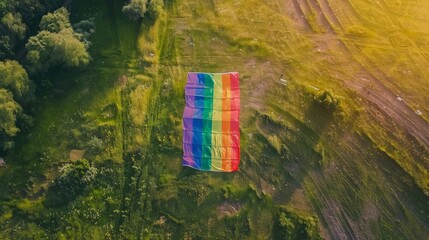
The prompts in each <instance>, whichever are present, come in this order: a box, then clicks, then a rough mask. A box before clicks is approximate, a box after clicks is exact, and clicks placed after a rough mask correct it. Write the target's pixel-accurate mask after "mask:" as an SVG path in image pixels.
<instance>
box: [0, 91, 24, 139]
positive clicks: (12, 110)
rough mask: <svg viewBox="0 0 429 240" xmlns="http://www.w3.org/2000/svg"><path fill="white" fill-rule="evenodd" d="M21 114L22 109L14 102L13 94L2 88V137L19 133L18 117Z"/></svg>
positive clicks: (0, 100)
mask: <svg viewBox="0 0 429 240" xmlns="http://www.w3.org/2000/svg"><path fill="white" fill-rule="evenodd" d="M21 112H22V108H21V106H20V105H19V104H18V103H17V102H15V100H13V96H12V93H11V92H9V91H7V90H6V89H3V88H0V135H3V134H4V135H6V136H9V137H13V136H15V135H16V133H17V132H18V131H19V129H18V128H17V127H16V117H17V115H18V114H20V113H21Z"/></svg>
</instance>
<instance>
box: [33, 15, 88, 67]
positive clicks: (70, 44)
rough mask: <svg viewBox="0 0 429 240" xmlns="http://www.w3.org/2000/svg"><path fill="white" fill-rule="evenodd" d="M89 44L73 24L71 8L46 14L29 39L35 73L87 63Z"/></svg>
mask: <svg viewBox="0 0 429 240" xmlns="http://www.w3.org/2000/svg"><path fill="white" fill-rule="evenodd" d="M87 46H89V44H85V43H84V42H83V40H82V41H81V34H77V33H75V32H74V30H73V28H72V27H71V25H70V20H69V13H68V11H67V9H65V8H60V9H58V10H57V11H55V12H54V13H48V14H46V15H45V16H43V17H42V21H41V22H40V32H39V33H38V34H37V35H36V36H32V37H30V38H29V39H28V42H27V44H26V45H25V47H26V48H27V50H28V53H27V62H28V68H29V70H30V71H31V72H32V73H44V72H46V71H47V70H48V69H50V68H51V67H55V66H63V67H80V66H85V65H86V64H88V63H89V61H90V56H89V53H88V51H87V48H86V47H87Z"/></svg>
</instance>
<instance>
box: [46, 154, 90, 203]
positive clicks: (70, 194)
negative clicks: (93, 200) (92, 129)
mask: <svg viewBox="0 0 429 240" xmlns="http://www.w3.org/2000/svg"><path fill="white" fill-rule="evenodd" d="M60 173H61V174H60V175H59V176H58V177H57V178H56V179H55V180H54V182H53V184H52V185H51V186H50V188H49V190H48V193H47V196H46V202H45V204H46V205H48V206H60V205H64V204H67V203H69V202H71V201H73V200H74V199H76V197H78V196H79V195H80V194H81V193H82V192H83V190H84V189H85V187H86V186H87V185H89V184H90V183H91V182H92V180H94V178H95V176H96V174H97V169H96V168H95V167H93V166H91V165H90V163H89V162H88V160H86V159H82V160H78V161H76V162H75V163H68V164H66V165H64V166H63V167H62V168H60Z"/></svg>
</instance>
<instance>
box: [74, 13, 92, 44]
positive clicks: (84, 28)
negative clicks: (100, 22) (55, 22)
mask: <svg viewBox="0 0 429 240" xmlns="http://www.w3.org/2000/svg"><path fill="white" fill-rule="evenodd" d="M94 20H95V19H94V18H88V19H85V20H82V21H80V22H78V23H75V24H73V29H74V31H75V33H76V36H77V37H78V38H79V40H80V41H81V42H83V43H84V44H85V47H86V48H87V49H88V48H89V47H90V46H91V42H90V41H89V37H90V36H91V34H93V33H94V32H95V22H94Z"/></svg>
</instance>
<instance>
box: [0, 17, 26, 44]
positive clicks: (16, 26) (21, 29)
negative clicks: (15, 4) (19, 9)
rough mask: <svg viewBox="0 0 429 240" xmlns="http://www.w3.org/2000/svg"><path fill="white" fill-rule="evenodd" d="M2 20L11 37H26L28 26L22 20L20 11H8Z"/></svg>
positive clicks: (20, 38)
mask: <svg viewBox="0 0 429 240" xmlns="http://www.w3.org/2000/svg"><path fill="white" fill-rule="evenodd" d="M0 21H1V24H2V26H3V27H4V28H5V29H7V31H8V33H9V35H10V36H11V37H14V38H17V39H19V40H22V39H24V37H25V33H26V31H27V26H26V25H25V23H23V22H22V16H21V14H20V13H7V14H6V15H4V16H3V17H2V18H1V20H0Z"/></svg>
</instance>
